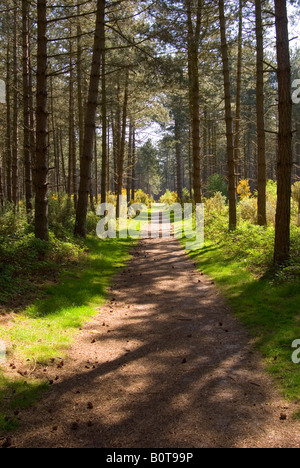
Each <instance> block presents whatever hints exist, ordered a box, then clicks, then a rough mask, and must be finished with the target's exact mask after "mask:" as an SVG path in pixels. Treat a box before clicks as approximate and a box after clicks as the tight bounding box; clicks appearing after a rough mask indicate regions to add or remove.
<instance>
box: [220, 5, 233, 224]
mask: <svg viewBox="0 0 300 468" xmlns="http://www.w3.org/2000/svg"><path fill="white" fill-rule="evenodd" d="M219 13H220V30H221V50H222V62H223V75H224V90H225V119H226V138H227V166H228V182H229V229H231V230H234V229H236V225H237V213H236V184H235V163H234V138H233V118H232V110H231V84H230V72H229V58H228V46H227V39H226V19H225V12H224V0H219Z"/></svg>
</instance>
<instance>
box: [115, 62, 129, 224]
mask: <svg viewBox="0 0 300 468" xmlns="http://www.w3.org/2000/svg"><path fill="white" fill-rule="evenodd" d="M128 89H129V70H127V71H126V79H125V90H124V104H123V118H122V129H121V147H120V151H119V155H118V156H119V158H118V190H117V195H118V199H117V216H119V213H120V196H122V193H123V175H124V174H123V173H124V159H125V142H126V123H127V108H128Z"/></svg>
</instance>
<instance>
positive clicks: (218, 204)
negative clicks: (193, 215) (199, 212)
mask: <svg viewBox="0 0 300 468" xmlns="http://www.w3.org/2000/svg"><path fill="white" fill-rule="evenodd" d="M204 204H205V210H206V213H207V215H208V216H210V215H211V214H213V213H216V214H218V215H220V214H222V213H224V211H225V210H226V197H225V196H223V195H222V193H221V192H216V193H215V195H214V196H213V197H211V198H208V199H206V200H205V201H204Z"/></svg>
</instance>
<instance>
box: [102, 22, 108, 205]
mask: <svg viewBox="0 0 300 468" xmlns="http://www.w3.org/2000/svg"><path fill="white" fill-rule="evenodd" d="M104 33H105V29H104ZM101 110H102V173H101V203H105V202H106V192H107V172H108V157H107V156H108V155H107V103H106V53H105V36H104V48H103V53H102V106H101Z"/></svg>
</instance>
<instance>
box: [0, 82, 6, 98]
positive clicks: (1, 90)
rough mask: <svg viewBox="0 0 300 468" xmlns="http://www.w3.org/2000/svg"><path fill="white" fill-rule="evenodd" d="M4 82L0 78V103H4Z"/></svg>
mask: <svg viewBox="0 0 300 468" xmlns="http://www.w3.org/2000/svg"><path fill="white" fill-rule="evenodd" d="M5 94H6V93H5V82H4V81H3V80H0V104H5V102H6V95H5Z"/></svg>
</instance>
